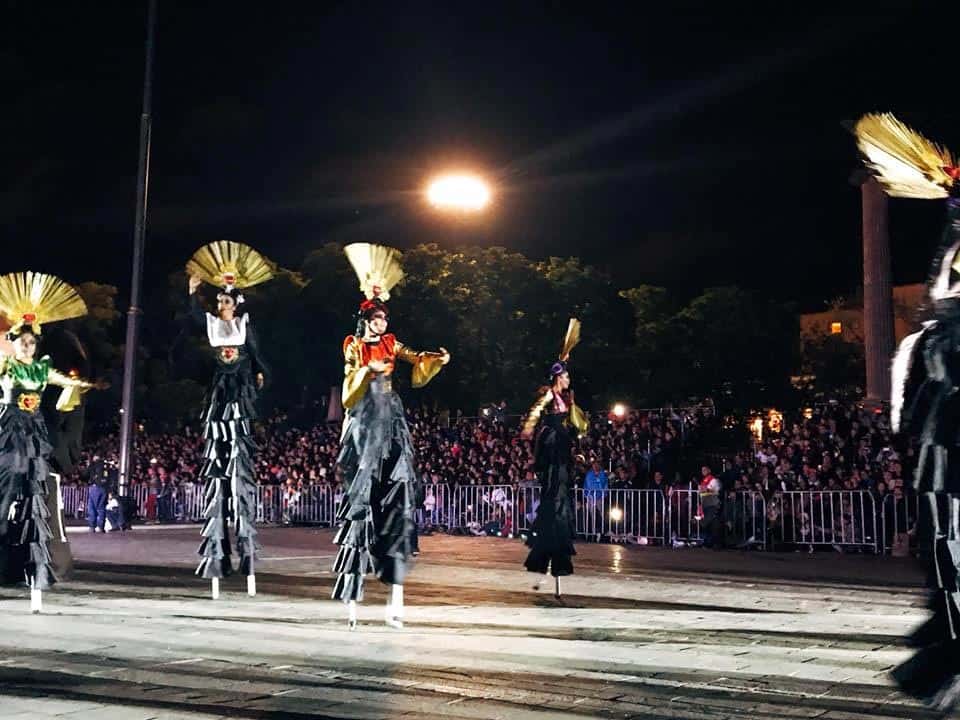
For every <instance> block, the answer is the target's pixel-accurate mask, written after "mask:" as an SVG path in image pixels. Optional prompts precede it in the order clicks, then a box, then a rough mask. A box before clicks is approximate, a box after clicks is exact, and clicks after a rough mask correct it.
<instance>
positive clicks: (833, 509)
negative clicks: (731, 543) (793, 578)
mask: <svg viewBox="0 0 960 720" xmlns="http://www.w3.org/2000/svg"><path fill="white" fill-rule="evenodd" d="M773 500H774V501H777V502H778V503H779V506H778V508H777V510H778V513H777V514H778V517H777V520H778V522H777V523H776V526H775V528H773V536H774V540H775V541H777V542H780V543H784V544H789V545H805V546H810V547H813V546H817V545H827V546H836V547H839V548H842V547H845V546H853V547H861V548H871V549H872V550H873V551H874V552H879V551H880V549H881V543H880V537H879V534H878V533H877V505H876V501H875V500H874V497H873V495H872V494H871V493H870V492H868V491H866V490H858V491H850V490H835V491H819V490H791V491H785V492H778V493H775V494H774V498H773Z"/></svg>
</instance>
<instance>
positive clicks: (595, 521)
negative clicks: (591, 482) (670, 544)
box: [574, 488, 668, 543]
mask: <svg viewBox="0 0 960 720" xmlns="http://www.w3.org/2000/svg"><path fill="white" fill-rule="evenodd" d="M574 508H575V516H576V528H577V534H578V535H581V536H583V537H585V538H588V539H589V538H594V539H596V540H600V539H603V538H607V539H610V540H614V541H631V542H638V543H664V542H665V541H666V538H667V525H668V518H667V508H666V498H664V495H663V493H662V492H660V491H659V490H626V489H607V490H584V489H583V488H576V489H575V490H574Z"/></svg>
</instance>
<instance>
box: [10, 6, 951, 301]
mask: <svg viewBox="0 0 960 720" xmlns="http://www.w3.org/2000/svg"><path fill="white" fill-rule="evenodd" d="M192 5H203V7H202V8H195V7H192ZM622 5H624V4H622V3H616V4H613V3H611V4H605V3H578V4H576V5H574V4H570V5H566V4H560V3H532V2H527V3H516V2H514V3H505V4H498V3H495V2H484V3H473V4H469V5H468V4H465V3H443V4H441V3H386V2H383V3H361V2H353V3H342V4H338V5H330V6H325V5H323V4H322V3H315V4H314V3H279V2H278V3H273V4H270V5H268V4H265V3H257V4H254V3H249V4H248V3H228V2H207V3H184V2H177V3H175V2H172V1H171V0H160V15H159V18H160V20H159V26H158V34H157V54H156V66H155V69H156V70H155V71H156V74H155V94H154V133H153V160H152V167H151V186H150V189H151V196H150V215H149V235H148V250H147V256H146V272H147V276H148V282H149V283H153V284H155V285H159V284H160V283H163V282H164V278H165V275H166V274H167V273H168V272H169V271H171V270H173V269H175V268H177V267H182V265H183V262H184V261H185V260H186V258H187V257H188V256H189V254H190V253H191V252H192V251H193V250H194V249H195V248H196V247H198V246H199V245H201V244H203V243H205V242H208V241H210V240H215V239H232V240H238V241H242V242H247V243H249V244H251V245H253V246H255V247H257V248H258V249H260V250H261V251H263V252H264V253H265V254H267V255H268V256H270V257H271V258H273V259H275V260H278V261H279V262H281V263H284V264H288V265H292V266H296V265H298V264H299V261H300V260H301V259H302V257H303V255H304V253H305V252H306V251H307V250H309V249H310V248H313V247H316V246H319V245H321V244H323V243H325V242H330V241H335V242H347V241H352V240H366V241H372V242H380V243H385V244H392V245H397V246H399V247H401V248H403V247H409V246H411V245H413V244H416V243H419V242H438V243H440V244H442V245H447V246H454V245H456V244H459V243H463V242H470V243H482V244H487V245H504V246H506V247H509V248H512V249H516V250H520V251H523V252H526V253H529V254H531V255H533V256H535V257H544V256H547V255H551V254H553V255H579V256H581V257H583V259H584V260H585V261H588V262H591V263H595V264H597V265H599V266H601V267H604V268H606V269H607V270H609V271H610V272H611V273H612V274H613V275H614V277H615V278H616V280H617V282H618V283H619V284H620V285H622V286H624V287H627V286H632V285H637V284H640V283H656V284H664V285H667V286H669V287H671V288H673V289H675V290H676V291H677V292H678V293H681V294H694V293H696V292H699V291H700V290H701V289H702V288H704V287H706V286H709V285H717V284H730V283H735V284H740V285H743V286H746V287H750V288H754V289H757V290H760V291H762V292H768V293H771V294H774V295H776V296H777V297H779V298H783V299H791V300H795V301H797V302H799V303H800V304H801V306H802V307H804V308H807V309H815V308H817V307H819V306H822V303H823V302H824V301H825V300H828V299H830V298H832V297H835V296H837V295H840V294H845V293H848V292H850V291H851V290H853V289H854V288H855V287H856V286H857V285H858V283H859V281H860V262H861V253H860V240H859V221H860V215H859V212H860V204H859V203H860V201H859V191H858V190H857V189H856V188H854V187H853V186H852V185H850V184H849V182H848V178H849V176H850V174H851V172H852V171H853V170H854V169H855V168H856V167H857V164H858V160H857V155H856V150H855V147H854V143H853V140H852V137H851V136H850V135H849V133H848V131H847V130H846V129H845V128H844V123H850V122H852V121H853V120H855V119H856V117H857V116H859V115H860V114H861V113H864V112H869V111H875V110H891V111H894V112H896V113H897V114H898V115H899V116H900V117H901V118H902V119H904V120H905V121H907V122H909V123H911V124H913V125H915V126H916V127H917V128H918V129H920V130H922V131H923V132H925V133H926V134H928V135H929V136H930V137H932V138H934V139H937V140H940V141H942V142H945V143H946V144H948V145H950V146H952V147H953V148H954V150H956V151H960V110H958V105H960V103H958V101H957V99H956V98H957V97H958V95H960V81H958V77H957V73H956V70H957V68H958V67H960V42H957V41H956V39H955V38H956V32H955V29H956V27H957V19H958V18H957V17H956V12H955V11H953V14H950V13H946V12H945V11H943V10H942V9H941V10H939V11H938V12H936V13H934V12H922V11H918V10H916V9H914V8H915V6H918V5H921V3H914V2H900V3H887V4H884V3H879V2H873V3H862V4H855V3H836V5H837V6H838V7H840V6H842V7H843V8H844V9H843V10H838V9H834V10H833V11H831V12H829V13H819V14H818V13H816V12H815V11H814V10H812V9H811V8H810V7H809V6H808V4H799V3H796V4H794V3H791V4H786V3H784V4H783V5H790V8H791V9H781V8H779V7H774V6H779V5H781V3H755V4H753V6H752V9H750V10H747V9H745V8H749V7H751V6H748V5H745V4H740V3H732V4H731V3H723V2H702V3H684V2H673V3H664V4H663V7H659V8H657V7H650V8H646V7H644V9H642V10H641V9H639V8H640V6H641V5H646V4H636V6H635V9H633V10H631V11H627V10H623V9H620V7H621V6H622ZM667 5H669V8H670V9H669V10H668V9H666V6H667ZM940 5H941V7H942V8H945V7H947V6H948V5H953V6H955V5H957V3H941V4H940ZM733 6H737V7H738V8H739V10H736V11H735V10H732V9H731V7H733ZM928 7H929V6H928ZM0 8H2V10H3V18H2V22H0V26H2V30H0V33H2V49H0V63H2V65H0V67H2V77H3V78H4V81H5V82H4V103H3V112H2V113H0V138H2V140H0V152H2V158H3V163H2V168H3V176H2V181H0V228H2V238H3V242H4V254H3V260H2V263H0V271H3V272H8V271H15V270H23V269H28V268H29V269H36V270H46V271H52V272H55V273H58V274H62V275H63V276H65V277H66V278H67V279H69V280H71V281H75V282H79V281H83V280H89V279H93V280H98V281H101V282H109V283H112V284H117V285H119V286H120V287H121V288H125V287H126V285H127V281H126V277H127V275H128V274H129V264H130V249H129V248H130V238H131V231H132V225H133V215H134V203H135V193H134V181H135V173H136V162H137V139H138V132H139V117H140V103H141V91H142V73H143V39H144V32H145V17H146V0H143V2H140V1H139V0H125V1H124V2H112V3H111V2H103V3H67V2H59V3H58V2H49V3H47V2H36V1H35V0H23V1H22V2H21V1H19V0H6V1H5V2H2V1H0ZM241 8H249V9H241ZM447 168H469V169H472V170H478V171H480V172H483V173H485V174H487V175H488V176H489V177H491V178H492V179H494V181H495V183H496V186H497V198H496V203H495V206H494V207H493V209H492V210H491V211H489V212H488V213H486V214H485V215H484V216H483V217H482V218H477V219H471V220H469V221H453V220H451V219H449V218H442V217H439V216H437V215H436V213H435V212H433V211H431V210H429V209H427V208H426V207H425V205H424V203H423V201H422V196H421V190H422V188H423V186H424V184H425V182H426V180H427V179H428V178H429V177H430V175H431V174H432V173H433V172H434V171H437V170H442V169H447ZM942 213H943V208H942V205H941V204H940V203H930V202H923V201H903V200H898V201H893V202H892V204H891V216H892V218H891V221H892V228H893V233H894V239H893V246H894V274H895V281H896V282H915V281H919V280H921V279H922V278H923V274H924V271H925V267H926V263H927V258H928V256H929V254H930V249H931V247H932V246H933V244H934V242H935V239H936V236H937V233H938V232H939V226H940V222H941V219H942ZM121 304H122V305H124V307H125V305H126V299H125V298H123V299H121Z"/></svg>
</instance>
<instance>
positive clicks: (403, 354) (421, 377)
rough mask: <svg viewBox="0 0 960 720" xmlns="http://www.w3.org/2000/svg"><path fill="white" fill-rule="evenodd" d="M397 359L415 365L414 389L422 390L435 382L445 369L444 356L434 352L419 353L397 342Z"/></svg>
mask: <svg viewBox="0 0 960 720" xmlns="http://www.w3.org/2000/svg"><path fill="white" fill-rule="evenodd" d="M395 348H396V349H395V352H396V355H397V357H398V358H399V359H400V360H403V361H404V362H408V363H410V364H411V365H413V387H415V388H421V387H423V386H424V385H426V384H427V383H428V382H430V381H431V380H433V379H434V378H435V377H436V376H437V373H439V372H440V370H441V369H442V368H443V355H441V354H440V353H434V352H417V351H416V350H411V349H410V348H409V347H407V346H406V345H404V344H403V343H402V342H400V341H399V340H397V343H396V346H395Z"/></svg>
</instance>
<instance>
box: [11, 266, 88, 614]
mask: <svg viewBox="0 0 960 720" xmlns="http://www.w3.org/2000/svg"><path fill="white" fill-rule="evenodd" d="M0 312H2V313H3V315H4V316H5V317H6V319H7V321H8V322H9V323H11V327H10V329H9V330H8V331H7V333H6V336H5V338H4V341H3V342H2V343H0V389H2V392H3V397H2V404H0V563H2V568H0V578H2V580H3V582H4V583H5V584H11V583H12V584H16V583H21V582H26V584H27V586H28V587H29V588H30V609H31V610H32V611H33V612H35V613H38V612H40V611H41V610H42V609H43V600H42V592H43V591H44V590H46V589H48V588H49V587H50V586H52V585H53V584H54V583H55V582H56V581H57V579H56V577H55V576H54V572H53V565H52V559H51V557H50V552H49V548H48V542H49V540H50V538H51V537H52V533H51V531H50V524H49V522H48V519H49V517H50V512H49V510H48V509H47V500H46V499H47V493H48V492H49V489H50V487H51V486H53V487H56V486H55V485H54V484H52V483H50V480H51V478H50V466H49V457H50V452H51V451H52V449H53V448H52V446H51V445H50V442H49V439H48V435H47V426H46V423H45V422H44V419H43V413H42V412H41V411H40V401H41V399H42V395H43V391H44V389H46V387H47V385H57V386H59V387H62V388H63V392H62V393H61V394H60V398H59V400H58V401H57V409H58V410H59V411H61V412H69V411H71V410H73V409H74V408H76V407H77V406H78V405H79V404H80V395H81V394H82V393H84V392H86V391H87V390H89V389H91V388H94V387H96V388H105V387H107V385H106V384H105V383H102V382H100V383H90V382H87V381H85V380H80V379H78V378H74V377H71V376H70V375H66V374H64V373H60V372H58V371H57V370H56V369H54V368H53V366H52V361H51V360H50V358H49V357H48V356H46V355H45V356H43V357H41V358H39V359H37V357H36V353H37V344H38V341H39V339H40V332H41V325H47V324H50V323H53V322H57V321H59V320H67V319H69V318H75V317H80V316H82V315H86V314H87V306H86V304H85V303H84V302H83V299H82V298H81V297H80V295H79V294H78V293H77V291H76V290H74V289H73V288H72V287H70V286H69V285H67V284H66V283H65V282H63V281H62V280H60V279H58V278H56V277H53V276H52V275H43V274H41V273H33V272H25V273H13V274H10V275H4V276H3V277H0Z"/></svg>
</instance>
